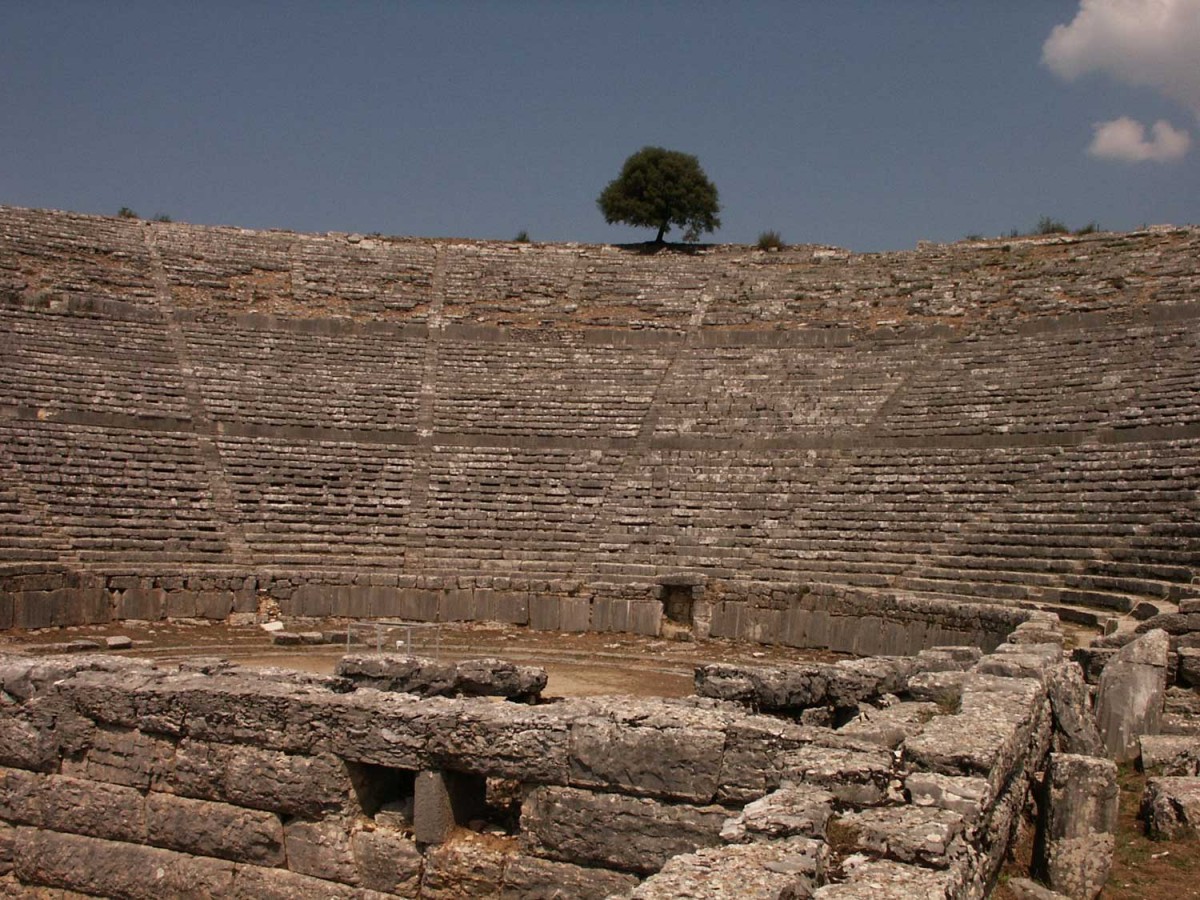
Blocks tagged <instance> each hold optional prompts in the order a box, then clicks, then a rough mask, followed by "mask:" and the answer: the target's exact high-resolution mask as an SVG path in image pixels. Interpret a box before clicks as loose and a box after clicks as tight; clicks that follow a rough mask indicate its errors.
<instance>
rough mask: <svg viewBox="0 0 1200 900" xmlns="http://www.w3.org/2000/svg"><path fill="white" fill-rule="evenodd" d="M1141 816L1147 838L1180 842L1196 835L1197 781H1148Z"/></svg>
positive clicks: (1199, 826)
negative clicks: (1143, 820)
mask: <svg viewBox="0 0 1200 900" xmlns="http://www.w3.org/2000/svg"><path fill="white" fill-rule="evenodd" d="M1142 817H1143V818H1144V819H1145V820H1146V830H1147V831H1148V832H1149V833H1150V836H1151V837H1154V838H1159V839H1164V840H1181V839H1187V838H1194V837H1196V836H1197V835H1200V778H1150V779H1147V781H1146V793H1145V795H1144V796H1143V797H1142Z"/></svg>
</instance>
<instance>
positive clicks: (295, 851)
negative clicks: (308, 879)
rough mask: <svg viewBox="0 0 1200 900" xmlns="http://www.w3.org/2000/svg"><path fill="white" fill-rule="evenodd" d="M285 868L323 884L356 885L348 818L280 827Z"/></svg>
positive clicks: (292, 822)
mask: <svg viewBox="0 0 1200 900" xmlns="http://www.w3.org/2000/svg"><path fill="white" fill-rule="evenodd" d="M283 835H284V843H285V845H286V847H287V852H286V854H285V858H286V860H287V867H288V869H290V870H291V871H293V872H296V873H298V874H300V875H311V876H313V877H314V878H321V879H323V880H325V881H338V882H341V883H343V884H358V866H357V864H356V862H355V858H354V850H353V848H352V847H351V843H350V822H349V820H347V819H342V818H339V817H336V816H334V817H331V818H328V819H317V820H310V819H291V820H290V821H288V823H287V824H286V825H284V826H283Z"/></svg>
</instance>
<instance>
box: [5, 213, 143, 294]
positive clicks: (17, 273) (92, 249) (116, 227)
mask: <svg viewBox="0 0 1200 900" xmlns="http://www.w3.org/2000/svg"><path fill="white" fill-rule="evenodd" d="M0 213H2V215H0V297H4V296H5V295H8V296H15V297H26V298H31V299H32V298H42V299H45V300H47V301H50V300H55V299H64V298H65V299H77V300H78V299H97V298H106V299H114V300H120V301H122V302H126V303H139V304H142V303H147V304H152V303H153V301H154V295H155V290H154V279H153V275H152V273H151V265H150V259H149V254H148V252H147V250H146V245H145V241H144V237H143V229H144V228H145V225H144V223H142V222H139V221H136V220H129V219H107V218H100V217H98V216H79V215H74V214H72V213H61V212H54V211H51V210H37V209H16V208H13V207H3V208H0Z"/></svg>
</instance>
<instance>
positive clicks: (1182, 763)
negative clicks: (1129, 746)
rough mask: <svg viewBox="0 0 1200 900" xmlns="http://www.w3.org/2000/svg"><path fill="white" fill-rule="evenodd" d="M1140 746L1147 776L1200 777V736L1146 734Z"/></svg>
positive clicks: (1139, 742)
mask: <svg viewBox="0 0 1200 900" xmlns="http://www.w3.org/2000/svg"><path fill="white" fill-rule="evenodd" d="M1138 744H1139V746H1140V747H1141V751H1142V770H1143V771H1144V772H1145V773H1146V774H1147V775H1170V776H1180V777H1184V776H1200V735H1194V734H1144V735H1142V737H1141V738H1140V740H1139V741H1138Z"/></svg>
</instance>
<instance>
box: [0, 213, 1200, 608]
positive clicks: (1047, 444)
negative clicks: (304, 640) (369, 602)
mask: <svg viewBox="0 0 1200 900" xmlns="http://www.w3.org/2000/svg"><path fill="white" fill-rule="evenodd" d="M1198 301H1200V229H1163V230H1151V231H1148V232H1144V233H1138V234H1133V235H1093V236H1089V237H1086V238H1079V239H1077V238H1044V239H1029V240H1016V241H1012V242H1003V243H1002V242H983V243H979V244H963V245H956V246H953V247H946V246H927V247H922V248H921V249H919V250H918V251H917V252H915V253H892V254H868V255H855V254H849V253H846V252H845V251H838V250H836V249H833V248H823V247H796V248H788V249H785V250H783V251H780V252H778V253H765V252H761V251H757V250H752V249H748V248H737V247H711V248H700V249H698V250H696V252H694V253H675V252H658V253H652V252H640V251H638V250H636V249H633V248H617V247H590V246H582V245H556V246H543V245H531V244H516V243H512V244H502V243H486V242H473V241H420V240H407V239H392V238H381V237H378V236H370V237H361V236H357V235H336V234H329V235H294V234H285V233H270V232H263V233H256V232H248V231H244V230H240V229H229V228H203V227H197V226H190V225H182V224H175V223H145V222H137V221H127V220H114V219H104V218H100V217H88V216H72V215H66V214H57V213H42V212H34V211H28V210H12V209H7V208H0V350H3V353H4V357H5V362H6V363H7V366H6V368H5V371H6V373H7V374H6V375H5V376H4V377H3V378H0V558H2V559H9V560H20V559H34V560H39V559H45V560H47V561H58V562H61V563H63V564H66V565H69V566H80V565H82V566H89V565H90V566H93V567H95V568H97V569H104V568H105V567H106V566H107V567H110V568H111V567H113V566H120V567H121V568H122V571H123V572H124V574H125V575H126V576H128V574H129V572H130V571H139V570H140V567H142V566H151V565H158V564H159V563H163V564H166V563H171V562H177V563H178V565H179V567H180V570H187V569H189V568H190V567H193V566H199V567H206V566H207V567H208V568H206V569H205V571H206V572H211V571H212V570H213V569H215V568H222V567H229V566H233V567H234V568H235V569H236V568H237V567H240V566H244V567H247V569H246V571H242V570H241V569H237V571H235V572H233V574H229V573H228V572H226V574H225V575H224V576H222V577H226V579H227V580H228V581H229V584H232V583H233V582H234V581H236V582H237V583H238V584H242V583H244V582H245V579H246V578H247V577H248V575H247V573H250V574H253V573H254V572H258V571H262V569H263V567H266V568H267V569H270V568H271V567H274V566H277V565H279V566H286V567H289V568H290V569H291V571H293V572H296V573H298V574H297V575H296V576H295V578H296V582H295V583H297V584H299V583H303V580H304V578H305V577H306V576H305V575H304V573H305V572H308V573H310V574H311V573H319V572H321V571H324V570H325V569H326V568H328V569H329V570H330V571H333V570H337V571H339V572H346V571H354V570H357V569H359V568H363V567H372V571H371V573H370V577H372V578H376V577H378V578H380V579H383V580H381V581H379V582H378V584H379V585H381V586H387V587H393V586H395V587H397V589H399V586H400V581H399V578H400V576H401V575H403V576H404V578H405V581H406V582H407V584H408V585H409V587H408V588H406V589H411V590H412V591H416V592H420V591H437V590H449V589H450V588H449V587H447V585H453V584H454V583H455V582H456V580H457V579H458V578H460V577H461V579H462V580H463V581H471V582H472V585H473V586H472V587H471V588H470V589H474V587H478V585H479V584H480V582H479V581H478V579H479V578H483V579H486V578H488V577H490V576H493V575H496V574H497V573H522V574H527V573H541V574H545V575H547V578H546V579H545V580H544V581H543V584H545V585H550V584H552V583H553V584H556V585H558V587H555V588H553V590H560V591H568V590H569V592H571V596H572V597H573V598H574V599H575V600H578V601H579V602H580V603H584V604H586V603H587V602H589V601H588V600H587V599H586V596H588V591H589V590H592V589H593V588H594V586H595V585H600V584H603V585H607V586H608V587H612V589H613V590H614V591H618V592H620V591H626V590H628V591H629V593H628V594H627V597H628V598H629V602H633V600H636V601H637V602H640V603H645V604H653V602H654V600H653V596H656V595H654V594H653V589H652V588H647V586H646V583H647V581H653V580H660V581H661V580H662V579H663V578H667V579H668V580H670V576H675V577H677V578H683V580H684V581H687V580H688V579H689V578H693V577H696V578H703V577H704V576H707V577H708V579H709V580H710V581H712V582H714V583H717V584H718V587H717V588H715V589H714V595H715V594H717V593H719V591H720V590H727V589H729V586H730V585H731V584H732V583H733V582H735V581H739V580H740V581H741V582H742V583H743V586H744V585H747V584H751V585H757V584H770V585H772V586H773V587H770V588H764V589H763V590H766V591H767V594H766V595H765V596H766V597H767V599H763V596H764V595H755V596H754V597H753V598H752V599H753V601H754V603H759V604H767V606H761V605H760V607H756V608H760V609H767V608H768V607H769V604H772V603H779V604H786V603H787V602H788V600H787V596H793V597H794V596H795V592H796V590H797V589H798V588H803V586H804V585H807V584H813V583H832V585H833V587H835V588H836V587H839V586H846V585H853V586H857V587H858V588H871V589H879V590H881V591H882V590H887V591H892V592H895V591H904V592H907V593H909V594H918V595H925V596H926V597H930V596H937V597H949V598H952V599H954V600H956V601H960V602H969V601H972V600H987V601H995V600H1001V601H1005V602H1010V603H1015V604H1024V605H1046V606H1052V607H1055V608H1059V609H1064V610H1071V609H1084V608H1088V609H1092V610H1097V609H1098V610H1101V611H1104V610H1108V611H1117V612H1120V611H1125V610H1128V609H1130V608H1131V607H1132V606H1133V605H1134V604H1135V603H1136V602H1138V601H1139V600H1141V599H1146V598H1149V599H1151V600H1156V601H1161V602H1162V603H1164V604H1169V603H1170V602H1171V601H1172V600H1173V599H1174V598H1176V597H1177V596H1179V594H1180V592H1181V590H1182V589H1183V588H1184V587H1185V586H1186V585H1188V584H1189V582H1191V581H1192V580H1193V579H1194V578H1195V577H1196V576H1197V574H1200V526H1198V525H1197V520H1198V519H1200V497H1198V492H1200V380H1198V379H1200V374H1198V372H1200V367H1197V365H1196V359H1197V356H1198V352H1200V330H1198V329H1197V327H1196V325H1197V322H1200V302H1198ZM218 564H219V565H218ZM381 569H386V570H387V571H380V570H381ZM159 574H161V572H160V573H159ZM424 576H429V579H428V581H429V583H428V584H427V583H421V584H417V583H418V582H420V581H421V579H422V578H423V577H424ZM155 577H158V576H157V575H156V576H155ZM164 577H165V576H164ZM274 577H275V576H274V575H273V574H272V575H269V576H265V578H266V582H270V579H271V578H274ZM288 577H289V578H290V577H291V576H290V575H289V576H288ZM314 577H315V575H314ZM339 577H341V576H340V575H339ZM386 579H391V580H386ZM525 580H526V581H529V582H530V583H532V581H533V580H535V579H532V578H530V579H525ZM582 582H588V585H590V586H584V587H579V588H570V589H568V588H565V587H562V585H566V584H576V585H579V584H580V583H582ZM314 583H316V582H314ZM321 583H325V582H321ZM339 583H340V582H339ZM366 583H367V584H369V585H371V586H375V585H376V582H370V581H368V582H366ZM722 583H723V586H722ZM781 586H782V587H781ZM113 589H114V590H117V591H120V590H124V588H119V587H115V588H113ZM463 589H464V590H466V589H467V588H463ZM483 589H484V590H486V589H487V588H486V587H485V588H483ZM197 590H205V589H203V588H199V589H197ZM221 590H224V588H221ZM239 590H240V588H239ZM246 590H251V589H250V588H247V589H246ZM514 590H516V589H514ZM520 590H525V588H521V589H520ZM531 590H532V589H531ZM546 590H551V588H548V587H547V588H546ZM600 590H601V589H600V588H595V591H600ZM736 590H742V588H741V587H738V588H737V589H736ZM746 590H747V591H750V590H751V588H746ZM753 590H758V588H753ZM789 590H790V591H792V594H790V595H788V594H786V591H789ZM576 591H578V592H576ZM638 591H641V593H640V594H639V593H637V592H638ZM414 596H415V595H414ZM593 596H599V594H598V593H596V594H594V595H593ZM726 596H730V595H729V594H726ZM135 599H136V598H135ZM130 602H133V601H130ZM239 602H241V601H239ZM246 602H249V601H246ZM414 602H415V601H414ZM721 602H732V601H721ZM921 602H924V600H921ZM770 608H773V607H770ZM585 618H586V617H585Z"/></svg>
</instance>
